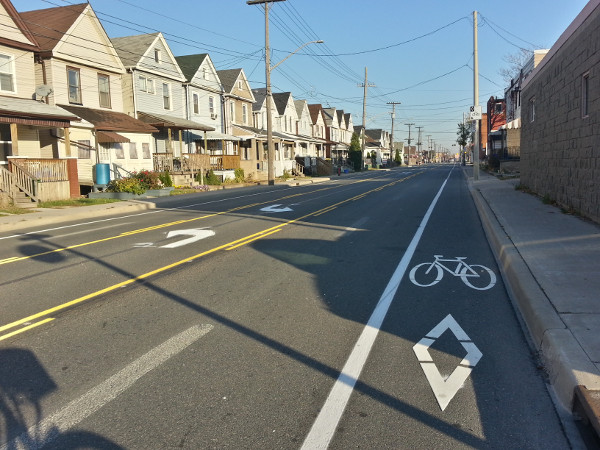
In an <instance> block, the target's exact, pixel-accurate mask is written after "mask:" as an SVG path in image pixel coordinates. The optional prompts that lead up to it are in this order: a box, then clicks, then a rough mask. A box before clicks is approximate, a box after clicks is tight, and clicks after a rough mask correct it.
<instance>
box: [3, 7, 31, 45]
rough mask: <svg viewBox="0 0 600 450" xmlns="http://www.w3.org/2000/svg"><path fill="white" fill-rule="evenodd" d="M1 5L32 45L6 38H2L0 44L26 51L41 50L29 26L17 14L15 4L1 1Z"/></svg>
mask: <svg viewBox="0 0 600 450" xmlns="http://www.w3.org/2000/svg"><path fill="white" fill-rule="evenodd" d="M0 5H1V6H2V7H3V8H4V10H5V11H6V13H7V14H8V17H9V18H10V19H11V20H12V21H13V22H14V24H15V25H16V26H17V28H18V29H19V31H20V32H21V33H22V34H23V36H25V37H26V38H27V39H28V40H29V41H30V42H31V45H29V44H27V43H25V42H19V41H14V40H12V39H9V38H5V37H0V43H1V44H7V45H9V46H11V47H18V48H23V49H26V50H39V47H38V44H37V41H36V39H35V37H34V36H33V33H32V32H31V31H30V30H29V28H28V27H27V25H25V22H24V21H23V18H22V17H21V16H20V15H19V13H18V12H17V10H16V9H15V7H14V6H13V4H12V3H11V2H10V0H0Z"/></svg>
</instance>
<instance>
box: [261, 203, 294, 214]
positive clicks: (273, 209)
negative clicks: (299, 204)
mask: <svg viewBox="0 0 600 450" xmlns="http://www.w3.org/2000/svg"><path fill="white" fill-rule="evenodd" d="M279 206H281V205H280V204H277V205H271V206H266V207H264V208H261V211H264V212H270V213H278V212H287V211H293V210H292V208H288V207H287V206H284V207H283V208H279Z"/></svg>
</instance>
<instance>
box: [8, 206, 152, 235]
mask: <svg viewBox="0 0 600 450" xmlns="http://www.w3.org/2000/svg"><path fill="white" fill-rule="evenodd" d="M155 207H156V205H155V204H154V203H152V202H150V201H148V202H144V201H139V200H131V201H124V202H115V203H106V204H103V205H90V206H74V207H68V208H36V209H35V210H34V211H33V212H30V213H26V214H13V215H9V216H0V233H10V232H19V233H20V232H27V230H28V229H30V228H39V227H49V226H53V225H58V224H62V223H65V222H70V221H77V220H85V219H90V220H92V219H95V218H101V217H108V216H113V215H114V216H117V215H119V216H120V215H126V214H134V213H136V212H141V211H146V210H149V209H154V208H155Z"/></svg>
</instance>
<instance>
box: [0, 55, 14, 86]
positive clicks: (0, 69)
mask: <svg viewBox="0 0 600 450" xmlns="http://www.w3.org/2000/svg"><path fill="white" fill-rule="evenodd" d="M0 91H4V92H15V69H14V64H13V57H12V56H9V55H0Z"/></svg>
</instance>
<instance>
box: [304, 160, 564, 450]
mask: <svg viewBox="0 0 600 450" xmlns="http://www.w3.org/2000/svg"><path fill="white" fill-rule="evenodd" d="M440 170H442V169H440ZM441 179H443V178H440V176H439V172H438V174H437V175H434V174H433V173H432V176H431V178H430V179H429V180H427V179H426V178H424V179H423V182H433V180H436V182H439V181H437V180H441ZM409 250H410V249H409ZM435 255H441V256H438V259H442V260H445V259H447V260H448V261H441V262H440V263H439V264H437V265H436V266H434V267H433V268H432V270H431V271H430V272H429V273H428V274H427V273H426V269H429V268H430V266H431V265H432V263H433V262H434V261H435V259H436V256H435ZM457 258H460V259H457ZM425 263H427V264H425ZM402 264H403V263H402V262H401V263H400V265H402ZM404 264H405V267H404V268H403V269H402V268H401V270H400V272H402V275H403V276H402V279H401V282H400V285H399V286H398V290H397V291H396V292H395V295H394V298H393V301H392V302H391V305H390V308H389V310H388V311H387V315H386V316H385V320H384V321H383V323H382V326H381V329H380V332H379V334H378V335H377V338H376V340H375V343H374V345H373V348H372V350H371V353H370V354H369V356H368V360H367V362H366V364H365V366H364V369H363V370H362V373H361V374H360V377H359V379H358V381H357V382H356V385H355V386H354V390H353V392H352V394H351V396H350V399H349V401H348V403H347V405H346V407H345V409H344V412H343V415H342V416H341V419H340V421H339V423H338V424H337V426H336V427H335V433H334V435H333V437H332V439H331V441H330V444H329V447H330V448H349V447H351V446H353V447H354V446H365V447H369V448H410V447H415V448H473V447H475V448H499V447H502V448H515V449H516V448H568V447H569V443H568V440H567V438H566V437H565V435H564V432H563V429H562V425H561V422H560V420H559V418H558V415H557V413H556V411H555V408H554V404H553V402H552V400H551V398H550V395H549V394H548V391H547V389H546V385H545V380H544V371H543V368H542V367H541V366H540V365H539V363H538V361H537V360H536V358H535V354H534V353H533V351H532V350H531V348H530V347H529V345H528V343H527V340H526V337H525V335H524V334H523V331H522V329H521V327H520V324H519V321H518V319H517V316H516V315H515V312H514V310H513V307H512V305H511V302H510V299H509V298H508V295H507V293H506V290H505V288H504V285H503V283H502V280H501V278H500V275H499V270H498V268H497V266H496V263H495V260H494V257H493V255H492V253H491V251H490V248H489V246H488V243H487V240H486V237H485V234H484V232H483V230H482V228H481V224H480V221H479V217H478V215H477V212H476V210H475V207H474V205H473V203H472V200H471V197H470V195H469V192H468V188H467V186H466V182H465V180H464V179H463V176H462V173H460V172H459V171H458V170H454V172H452V173H451V174H450V176H449V178H448V180H447V184H446V186H445V187H444V189H443V190H442V191H441V193H440V196H439V200H438V202H437V203H436V205H435V208H434V209H433V210H432V212H431V216H430V217H429V219H428V221H427V223H426V225H425V228H424V229H423V234H422V236H421V238H420V239H419V240H418V244H417V245H416V247H415V249H414V254H413V255H412V257H411V258H410V260H409V261H404ZM421 264H423V265H422V266H420V265H421ZM419 266H420V268H419V269H417V270H414V269H415V267H419ZM442 266H444V267H446V269H444V268H442ZM399 267H400V266H399ZM436 267H439V270H438V269H437V268H436ZM411 271H412V272H413V279H415V281H417V284H415V283H414V282H413V281H411V276H410V274H411ZM397 272H398V270H397ZM440 274H441V275H440ZM476 274H480V275H481V277H480V278H478V277H477V276H476ZM492 274H493V276H492ZM438 278H439V279H438ZM493 278H494V279H493ZM436 280H437V281H436ZM419 284H420V285H419ZM388 289H389V285H388ZM382 290H383V289H382ZM384 297H385V294H384V295H382V300H383V298H384ZM382 300H380V302H381V301H382ZM368 328H369V327H367V329H368ZM371 332H373V331H371ZM344 384H345V387H344V386H342V389H346V390H347V389H348V386H349V383H347V382H346V383H342V385H344ZM334 390H335V388H334ZM332 392H333V391H332ZM326 407H327V405H326V406H325V408H326ZM338 407H339V405H338ZM313 428H314V427H313ZM310 437H311V436H310V435H309V438H310ZM309 444H310V441H309V440H307V441H306V442H305V447H306V448H308V447H310V445H309Z"/></svg>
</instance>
